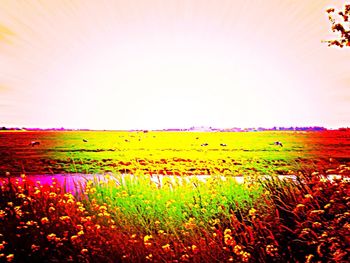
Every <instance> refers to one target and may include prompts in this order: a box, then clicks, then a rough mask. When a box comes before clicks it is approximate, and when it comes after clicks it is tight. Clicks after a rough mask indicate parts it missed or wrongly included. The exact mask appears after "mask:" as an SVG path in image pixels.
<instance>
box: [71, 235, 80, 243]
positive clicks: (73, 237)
mask: <svg viewBox="0 0 350 263" xmlns="http://www.w3.org/2000/svg"><path fill="white" fill-rule="evenodd" d="M77 239H78V236H76V235H74V236H71V237H70V240H71V241H72V242H74V241H76V240H77Z"/></svg>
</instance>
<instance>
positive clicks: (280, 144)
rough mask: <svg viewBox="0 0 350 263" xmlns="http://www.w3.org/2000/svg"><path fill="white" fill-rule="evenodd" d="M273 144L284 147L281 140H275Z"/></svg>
mask: <svg viewBox="0 0 350 263" xmlns="http://www.w3.org/2000/svg"><path fill="white" fill-rule="evenodd" d="M273 144H274V145H277V146H278V145H279V146H281V147H283V144H282V143H281V142H279V141H277V142H274V143H273Z"/></svg>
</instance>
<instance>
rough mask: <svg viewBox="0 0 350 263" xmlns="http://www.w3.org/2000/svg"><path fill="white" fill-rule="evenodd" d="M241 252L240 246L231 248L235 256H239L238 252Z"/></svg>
mask: <svg viewBox="0 0 350 263" xmlns="http://www.w3.org/2000/svg"><path fill="white" fill-rule="evenodd" d="M241 250H242V247H241V246H240V245H235V247H234V248H233V252H234V253H235V254H236V255H239V254H240V252H241Z"/></svg>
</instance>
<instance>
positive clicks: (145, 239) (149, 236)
mask: <svg viewBox="0 0 350 263" xmlns="http://www.w3.org/2000/svg"><path fill="white" fill-rule="evenodd" d="M152 238H153V237H152V235H146V236H144V238H143V241H144V242H148V241H149V240H150V239H152Z"/></svg>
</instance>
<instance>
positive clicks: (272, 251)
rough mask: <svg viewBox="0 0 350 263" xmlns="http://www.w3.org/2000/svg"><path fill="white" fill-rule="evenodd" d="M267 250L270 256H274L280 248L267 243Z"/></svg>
mask: <svg viewBox="0 0 350 263" xmlns="http://www.w3.org/2000/svg"><path fill="white" fill-rule="evenodd" d="M265 251H266V253H267V254H268V255H269V256H271V257H274V256H275V255H276V253H277V252H278V248H276V247H275V246H274V245H267V246H266V249H265Z"/></svg>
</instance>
